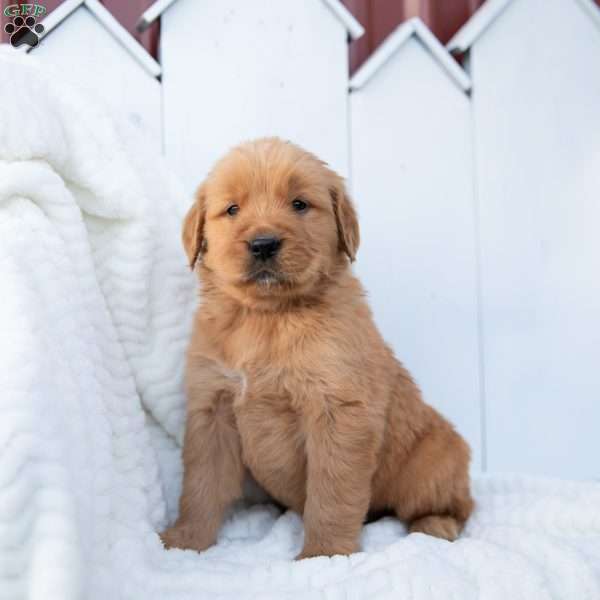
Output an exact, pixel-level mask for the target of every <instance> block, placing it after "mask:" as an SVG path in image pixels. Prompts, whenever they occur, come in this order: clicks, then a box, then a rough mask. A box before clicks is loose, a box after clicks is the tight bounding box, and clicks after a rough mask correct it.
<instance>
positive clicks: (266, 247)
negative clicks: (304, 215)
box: [248, 237, 281, 260]
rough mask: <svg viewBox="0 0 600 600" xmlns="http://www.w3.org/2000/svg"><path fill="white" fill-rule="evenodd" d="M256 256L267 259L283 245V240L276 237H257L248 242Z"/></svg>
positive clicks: (253, 254)
mask: <svg viewBox="0 0 600 600" xmlns="http://www.w3.org/2000/svg"><path fill="white" fill-rule="evenodd" d="M248 245H249V246H250V252H251V254H252V256H254V258H258V259H260V260H267V259H268V258H271V257H273V256H275V254H277V251H278V250H279V248H280V246H281V240H280V239H279V238H276V237H257V238H254V239H253V240H252V241H251V242H249V244H248Z"/></svg>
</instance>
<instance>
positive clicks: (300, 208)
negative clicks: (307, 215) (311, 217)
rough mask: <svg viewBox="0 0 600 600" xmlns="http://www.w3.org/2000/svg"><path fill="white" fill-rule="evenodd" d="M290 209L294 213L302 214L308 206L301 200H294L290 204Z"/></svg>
mask: <svg viewBox="0 0 600 600" xmlns="http://www.w3.org/2000/svg"><path fill="white" fill-rule="evenodd" d="M292 208H293V209H294V210H295V211H296V212H304V211H305V210H306V209H307V208H308V204H307V203H306V202H305V201H304V200H302V198H296V199H295V200H294V201H293V202H292Z"/></svg>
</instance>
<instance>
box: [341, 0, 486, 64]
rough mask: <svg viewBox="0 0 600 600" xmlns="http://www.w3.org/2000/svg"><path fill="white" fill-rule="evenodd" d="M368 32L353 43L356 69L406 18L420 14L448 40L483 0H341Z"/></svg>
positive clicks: (351, 51) (434, 29)
mask: <svg viewBox="0 0 600 600" xmlns="http://www.w3.org/2000/svg"><path fill="white" fill-rule="evenodd" d="M342 1H343V3H344V4H345V5H346V6H347V7H348V9H349V10H350V11H351V12H352V14H354V16H355V17H356V18H357V19H358V20H359V21H360V22H361V23H362V24H363V26H364V28H365V30H366V32H365V35H363V36H362V38H360V39H358V40H356V41H354V42H352V44H351V45H350V71H351V72H354V71H355V70H356V69H357V68H358V67H359V66H360V65H361V64H362V63H363V62H364V61H365V60H366V59H367V58H368V57H369V56H370V55H371V54H372V53H373V51H374V50H375V49H376V48H377V46H379V44H381V42H382V41H383V40H384V39H385V38H386V37H387V36H388V35H389V34H390V33H391V32H392V31H393V30H394V29H395V28H396V27H397V26H398V25H399V24H400V23H402V22H403V21H405V20H407V19H410V18H412V17H420V18H421V19H422V20H423V21H424V22H425V24H426V25H427V26H428V27H429V28H430V29H431V30H432V31H433V33H435V35H436V36H437V37H438V39H439V40H440V41H441V42H442V43H443V44H445V43H446V42H447V41H448V40H449V39H450V38H451V37H452V36H453V35H454V34H455V33H456V32H457V31H458V30H459V29H460V28H461V27H462V25H464V24H465V23H466V22H467V21H468V19H469V17H470V16H471V15H472V14H473V13H474V12H475V11H476V10H477V9H478V8H479V7H480V6H481V5H482V4H483V2H484V0H342Z"/></svg>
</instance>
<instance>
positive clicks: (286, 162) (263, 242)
mask: <svg viewBox="0 0 600 600" xmlns="http://www.w3.org/2000/svg"><path fill="white" fill-rule="evenodd" d="M358 242H359V232H358V223H357V219H356V213H355V211H354V207H353V206H352V203H351V201H350V199H349V198H348V195H347V193H346V190H345V186H344V182H343V180H342V178H341V177H339V176H338V175H336V174H335V173H334V172H333V171H332V170H330V169H329V168H327V167H326V166H325V164H324V163H323V162H322V161H320V160H319V159H317V158H316V157H315V156H314V155H312V154H310V153H308V152H305V151H304V150H302V149H301V148H299V147H298V146H295V145H293V144H291V143H288V142H284V141H281V140H279V139H276V138H267V139H261V140H257V141H254V142H249V143H246V144H243V145H241V146H238V147H237V148H235V149H234V150H232V151H231V152H230V153H229V154H227V155H226V156H225V157H224V158H223V159H221V160H220V161H219V162H218V163H217V164H216V166H215V167H214V169H213V170H212V172H211V173H210V175H209V176H208V178H207V179H206V181H205V182H204V183H203V184H202V185H201V186H200V188H199V190H198V192H197V195H196V202H195V203H194V205H193V206H192V208H191V209H190V211H189V213H188V215H187V216H186V218H185V222H184V226H183V245H184V247H185V250H186V252H187V255H188V258H189V260H190V265H191V266H192V268H193V267H194V266H195V264H196V262H197V261H198V259H200V262H201V269H200V274H201V277H202V278H203V279H210V281H211V282H212V283H214V284H215V285H216V286H218V287H220V288H223V289H225V290H226V291H228V292H230V293H232V294H233V295H234V296H236V297H238V298H244V299H248V300H251V299H252V298H255V299H265V300H266V299H268V298H282V297H287V298H289V297H294V296H302V295H307V294H310V293H311V291H313V290H314V289H315V288H316V287H317V286H318V285H319V284H320V283H322V282H323V281H326V280H328V279H330V278H331V277H334V276H335V274H336V273H339V272H340V270H343V269H344V268H345V266H346V265H347V262H348V259H350V260H354V256H355V254H356V251H357V248H358Z"/></svg>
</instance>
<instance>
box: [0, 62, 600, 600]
mask: <svg viewBox="0 0 600 600" xmlns="http://www.w3.org/2000/svg"><path fill="white" fill-rule="evenodd" d="M117 122H118V127H115V125H114V124H113V121H111V119H109V118H108V117H107V116H106V114H105V113H103V112H102V109H101V107H97V106H95V105H94V104H93V103H92V102H91V101H90V99H84V98H81V97H80V96H79V95H78V93H77V92H75V91H74V90H71V89H70V88H69V87H68V86H66V85H65V84H63V83H60V82H59V79H58V77H57V75H56V74H54V73H51V71H50V69H49V68H48V67H47V66H44V68H43V69H40V68H38V66H37V63H36V62H35V61H33V60H32V59H31V58H26V57H23V56H21V55H19V54H18V53H16V52H13V51H10V52H9V51H4V52H0V598H2V599H10V600H17V599H20V598H31V599H33V600H71V599H79V598H90V599H93V600H96V599H97V600H109V599H110V600H114V599H127V600H137V599H139V600H151V599H154V598H156V599H161V600H163V599H164V600H166V599H184V598H185V599H187V598H189V599H194V600H200V599H202V598H228V599H229V598H230V599H234V598H235V599H244V598H261V599H262V598H265V599H267V598H272V599H277V600H282V599H286V598H289V599H292V598H294V599H296V598H308V599H318V598H328V599H350V598H376V599H383V598H394V599H407V600H408V599H410V600H412V599H438V598H439V599H440V600H442V599H443V600H449V599H457V600H469V599H480V600H481V599H486V600H491V599H498V600H506V599H507V598H510V599H511V600H519V599H524V600H525V599H526V600H534V599H551V598H553V599H560V600H569V599H572V600H586V599H589V600H598V599H600V484H595V483H574V482H561V481H553V480H540V479H533V478H524V477H516V476H504V477H499V476H496V477H482V478H479V479H477V480H476V481H475V482H474V490H475V496H476V499H477V510H476V512H475V514H474V516H473V518H472V519H471V520H470V522H469V524H468V527H467V529H466V531H465V533H464V535H463V536H462V538H461V539H460V540H459V541H457V542H455V543H453V544H450V543H447V542H445V541H442V540H437V539H433V538H430V537H427V536H424V535H421V534H413V535H410V536H407V535H406V530H405V528H404V527H403V526H402V525H401V524H400V523H399V522H398V521H396V520H394V519H391V518H388V519H383V520H381V521H379V522H376V523H372V524H370V525H368V526H366V527H365V528H364V533H363V539H362V544H363V549H364V551H363V552H361V553H359V554H355V555H353V556H350V557H334V558H331V559H330V558H315V559H311V560H306V561H302V562H293V561H292V558H293V556H294V555H295V554H296V553H297V552H298V551H299V549H300V547H301V545H302V523H301V520H300V518H299V517H298V516H297V515H296V514H294V513H291V512H288V513H285V514H280V513H279V512H278V511H277V510H276V509H275V508H273V507H271V506H268V505H257V506H249V505H243V506H239V507H238V508H237V509H236V510H235V511H234V512H232V514H231V516H230V517H229V519H228V520H227V522H226V523H225V525H224V527H223V529H222V532H221V534H220V538H219V543H218V545H217V546H215V547H213V548H211V549H209V550H208V551H207V552H204V553H202V554H197V553H194V552H190V551H186V552H184V551H180V550H171V551H168V552H167V551H165V550H164V549H163V548H162V546H161V544H160V541H159V538H158V536H157V535H156V533H155V532H156V531H157V530H159V529H161V528H163V527H164V526H165V524H166V523H167V522H168V521H169V520H172V519H173V517H174V516H175V511H176V501H177V494H178V493H179V488H180V480H181V467H180V462H179V451H178V446H177V444H176V442H175V440H177V439H179V437H180V434H181V429H182V422H183V396H182V391H181V390H182V386H181V379H182V369H183V362H184V350H185V345H186V342H187V336H188V332H189V325H190V317H191V314H192V312H193V309H194V303H195V300H194V298H195V292H194V281H193V277H192V276H191V274H190V273H189V272H188V270H187V267H186V262H185V258H184V256H183V252H182V250H181V249H180V243H179V227H180V221H181V216H182V211H183V208H184V206H185V204H186V201H185V198H184V197H183V195H182V194H181V193H180V192H179V190H178V186H177V184H176V183H174V182H173V181H172V180H171V178H170V177H169V175H168V173H167V172H166V170H165V168H164V166H163V164H162V162H161V160H160V159H159V158H158V157H155V156H150V155H147V154H146V152H145V151H144V148H146V147H149V146H150V145H149V144H144V142H143V139H142V138H141V137H140V136H141V134H140V132H136V131H134V130H132V129H130V128H128V126H126V124H125V123H123V122H119V119H118V118H117Z"/></svg>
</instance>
